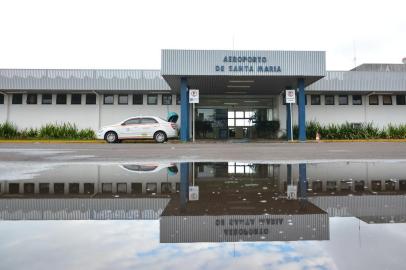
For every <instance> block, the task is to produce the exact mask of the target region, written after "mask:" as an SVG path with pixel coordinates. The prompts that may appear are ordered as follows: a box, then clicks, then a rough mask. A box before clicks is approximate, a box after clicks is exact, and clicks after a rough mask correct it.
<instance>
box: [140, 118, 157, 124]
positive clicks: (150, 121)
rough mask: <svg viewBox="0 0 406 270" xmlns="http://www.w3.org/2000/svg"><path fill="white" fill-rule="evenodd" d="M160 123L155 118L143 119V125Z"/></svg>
mask: <svg viewBox="0 0 406 270" xmlns="http://www.w3.org/2000/svg"><path fill="white" fill-rule="evenodd" d="M155 123H158V121H156V120H155V119H154V118H141V124H155Z"/></svg>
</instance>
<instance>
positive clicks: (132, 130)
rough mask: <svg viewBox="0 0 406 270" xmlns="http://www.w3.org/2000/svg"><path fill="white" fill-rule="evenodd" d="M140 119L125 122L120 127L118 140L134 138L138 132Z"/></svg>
mask: <svg viewBox="0 0 406 270" xmlns="http://www.w3.org/2000/svg"><path fill="white" fill-rule="evenodd" d="M140 124H141V118H139V117H135V118H131V119H128V120H126V121H125V122H124V123H122V124H121V127H120V132H119V133H120V134H119V137H120V138H136V137H137V133H138V132H139V130H140Z"/></svg>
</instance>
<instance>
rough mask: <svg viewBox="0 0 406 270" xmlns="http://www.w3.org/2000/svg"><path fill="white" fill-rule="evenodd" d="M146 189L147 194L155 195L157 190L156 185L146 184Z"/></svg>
mask: <svg viewBox="0 0 406 270" xmlns="http://www.w3.org/2000/svg"><path fill="white" fill-rule="evenodd" d="M146 188H147V190H146V191H147V193H156V192H157V190H158V187H157V184H156V183H147V185H146Z"/></svg>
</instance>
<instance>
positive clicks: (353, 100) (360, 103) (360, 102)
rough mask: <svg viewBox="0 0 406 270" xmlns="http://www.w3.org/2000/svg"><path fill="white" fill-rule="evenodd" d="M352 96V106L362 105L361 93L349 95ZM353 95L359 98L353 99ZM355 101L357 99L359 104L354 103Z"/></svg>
mask: <svg viewBox="0 0 406 270" xmlns="http://www.w3.org/2000/svg"><path fill="white" fill-rule="evenodd" d="M351 96H352V105H354V106H360V105H362V95H351ZM354 97H357V98H358V97H359V99H354ZM355 101H357V102H358V101H359V104H358V103H354V102H355Z"/></svg>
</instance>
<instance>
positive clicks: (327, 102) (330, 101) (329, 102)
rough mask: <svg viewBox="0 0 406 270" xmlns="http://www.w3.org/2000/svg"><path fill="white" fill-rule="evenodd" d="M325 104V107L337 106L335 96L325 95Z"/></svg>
mask: <svg viewBox="0 0 406 270" xmlns="http://www.w3.org/2000/svg"><path fill="white" fill-rule="evenodd" d="M324 104H325V105H334V104H335V98H334V95H325V96H324Z"/></svg>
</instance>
